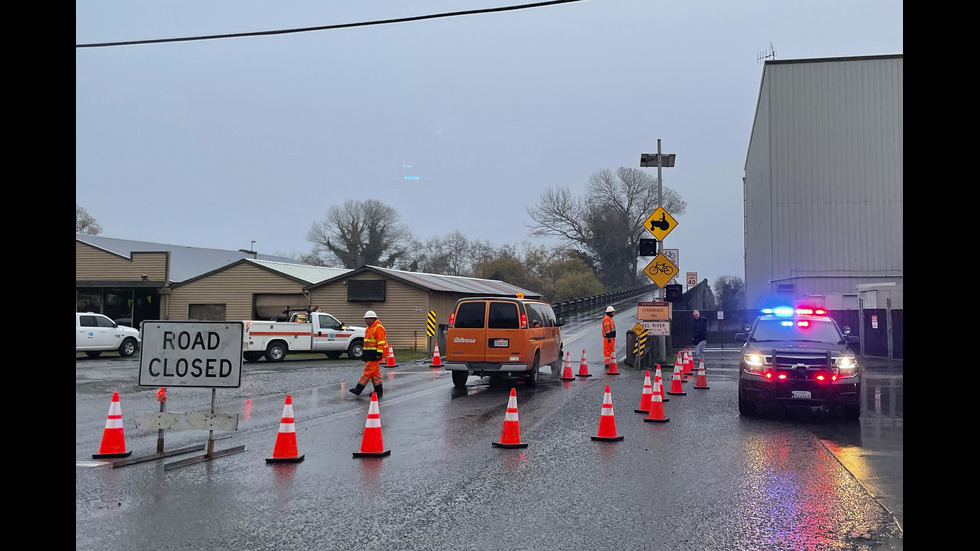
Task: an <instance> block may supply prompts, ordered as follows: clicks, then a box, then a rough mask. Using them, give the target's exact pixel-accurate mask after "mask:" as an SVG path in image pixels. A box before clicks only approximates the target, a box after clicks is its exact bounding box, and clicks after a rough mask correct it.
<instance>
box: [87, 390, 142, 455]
mask: <svg viewBox="0 0 980 551" xmlns="http://www.w3.org/2000/svg"><path fill="white" fill-rule="evenodd" d="M132 453H133V452H132V451H126V439H125V438H124V437H123V422H122V406H120V405H119V393H118V392H113V393H112V401H111V402H109V414H108V415H106V418H105V430H103V431H102V445H101V446H99V453H93V454H92V457H93V458H94V459H98V458H101V457H128V456H129V455H130V454H132Z"/></svg>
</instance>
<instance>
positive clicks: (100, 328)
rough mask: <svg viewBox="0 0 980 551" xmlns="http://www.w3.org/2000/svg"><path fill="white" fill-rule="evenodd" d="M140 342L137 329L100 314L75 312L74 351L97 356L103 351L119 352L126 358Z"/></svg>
mask: <svg viewBox="0 0 980 551" xmlns="http://www.w3.org/2000/svg"><path fill="white" fill-rule="evenodd" d="M139 344H140V332H139V330H138V329H134V328H132V327H126V326H125V325H119V324H118V323H116V322H114V321H112V320H111V319H109V318H108V317H106V316H104V315H102V314H96V313H93V312H75V352H85V354H86V355H87V356H88V357H90V358H98V357H99V355H101V354H102V353H103V352H119V355H120V356H122V357H124V358H127V357H129V356H132V355H133V354H135V353H136V348H137V347H138V346H139Z"/></svg>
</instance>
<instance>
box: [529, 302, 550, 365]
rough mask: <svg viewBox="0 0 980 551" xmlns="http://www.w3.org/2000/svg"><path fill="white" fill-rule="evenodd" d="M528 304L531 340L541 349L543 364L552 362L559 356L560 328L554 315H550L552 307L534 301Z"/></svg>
mask: <svg viewBox="0 0 980 551" xmlns="http://www.w3.org/2000/svg"><path fill="white" fill-rule="evenodd" d="M526 306H527V320H528V324H527V325H528V331H529V334H530V336H531V342H533V343H535V344H536V345H537V347H538V348H539V349H540V350H541V365H545V364H550V363H552V362H554V361H555V358H557V357H558V339H557V338H556V337H555V335H556V333H557V329H558V328H557V327H555V319H554V316H549V315H548V313H549V312H548V310H551V308H550V307H546V306H545V305H544V304H537V303H533V302H530V303H527V304H526Z"/></svg>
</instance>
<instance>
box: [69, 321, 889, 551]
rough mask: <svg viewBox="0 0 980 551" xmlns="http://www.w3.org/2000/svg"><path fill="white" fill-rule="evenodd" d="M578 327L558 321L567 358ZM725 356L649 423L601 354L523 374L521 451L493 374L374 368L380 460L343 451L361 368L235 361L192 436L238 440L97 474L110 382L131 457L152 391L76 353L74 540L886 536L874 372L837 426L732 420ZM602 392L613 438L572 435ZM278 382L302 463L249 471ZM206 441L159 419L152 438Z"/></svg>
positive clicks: (184, 393) (883, 389)
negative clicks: (506, 424) (378, 373)
mask: <svg viewBox="0 0 980 551" xmlns="http://www.w3.org/2000/svg"><path fill="white" fill-rule="evenodd" d="M620 323H621V324H622V323H623V322H620ZM591 325H592V324H591V322H590V321H583V322H582V324H581V327H580V329H576V327H578V325H576V324H575V323H570V325H569V327H568V328H567V329H568V330H567V332H566V341H568V342H570V343H572V346H569V347H568V348H569V349H570V350H574V349H575V348H573V346H574V343H576V342H586V341H588V340H589V339H588V337H587V336H585V335H586V334H587V333H588V332H589V331H590V330H591V329H594V328H593V327H591ZM579 332H581V333H582V335H583V336H582V337H578V334H579ZM578 338H581V339H583V340H582V341H577V340H576V339H578ZM595 345H596V346H598V345H599V343H598V342H596V343H595ZM580 348H581V347H580ZM586 349H587V350H588V349H589V346H586ZM730 356H731V352H724V353H722V352H709V355H708V359H707V360H706V365H709V366H712V365H713V366H714V367H713V368H709V383H710V387H711V388H710V389H709V390H704V391H695V390H693V389H691V388H688V389H687V395H685V396H677V397H672V398H671V399H670V401H669V402H666V403H665V404H664V407H665V412H666V414H667V416H668V417H669V419H670V421H669V422H667V423H656V424H655V423H645V422H643V421H642V418H643V417H644V416H643V415H641V414H636V413H634V412H633V409H634V408H635V407H637V405H638V403H639V398H640V391H641V388H642V378H643V374H642V372H640V371H639V370H635V369H630V368H628V367H627V366H621V369H620V371H621V372H622V374H621V375H619V376H615V377H614V376H608V375H603V374H602V373H601V366H599V370H600V372H596V371H595V363H596V362H590V365H591V366H592V367H591V369H592V373H593V374H594V376H593V377H590V378H577V380H575V381H570V382H569V381H561V380H559V379H558V378H557V377H552V376H551V375H550V374H549V370H548V368H545V369H543V370H542V372H541V379H542V380H541V382H540V383H539V386H538V387H537V388H533V389H532V388H527V387H524V386H523V384H517V385H513V386H514V387H515V388H517V392H518V406H519V412H520V429H521V436H522V440H525V441H527V442H528V443H529V445H528V447H527V448H524V449H516V450H503V449H498V448H493V447H492V446H491V445H490V443H491V442H493V441H498V440H499V437H500V432H501V426H502V421H503V416H504V411H505V408H506V404H507V397H508V394H509V391H510V388H511V386H512V385H493V386H491V385H489V384H488V382H487V380H486V379H483V380H481V379H477V378H475V377H471V378H470V381H469V383H468V387H467V389H466V390H465V391H459V390H456V389H454V388H453V387H452V383H451V381H450V377H449V373H448V372H445V371H441V370H434V369H432V368H430V367H428V366H427V365H426V364H425V363H419V364H415V365H407V364H406V365H400V366H399V367H397V368H395V369H391V370H389V369H385V370H383V371H384V373H383V375H384V376H385V377H386V379H385V388H386V397H385V398H384V399H383V400H382V401H381V406H380V411H381V420H382V426H383V434H384V445H385V448H388V449H391V451H392V453H391V455H390V456H389V457H387V458H384V459H369V460H360V459H358V460H355V459H353V458H352V452H354V451H358V449H359V446H360V443H361V438H362V436H363V432H364V425H365V413H366V410H367V405H368V403H369V402H368V398H367V396H366V394H367V393H365V396H362V397H361V398H355V397H353V396H352V395H350V394H349V393H347V392H346V388H347V387H349V386H350V385H351V384H352V382H353V381H354V380H356V378H357V376H358V375H359V373H360V368H361V367H362V364H360V363H354V362H349V361H344V360H338V361H328V360H315V361H286V362H282V363H281V364H276V365H269V364H265V363H264V362H259V363H256V364H245V366H246V367H245V375H244V377H243V379H244V380H243V385H242V387H241V388H239V389H219V390H218V391H217V392H216V404H217V405H216V411H219V412H228V413H238V414H239V415H240V426H239V430H238V431H235V432H232V433H224V434H221V433H216V436H217V437H218V439H217V440H215V441H214V446H215V449H216V450H223V449H229V448H233V447H237V446H244V447H245V451H242V452H240V453H234V454H231V455H227V456H224V457H216V458H214V459H212V460H210V461H203V462H201V463H198V464H194V465H189V466H185V467H179V468H175V469H167V467H166V465H167V464H168V463H170V462H173V461H175V460H178V459H182V458H184V457H185V456H186V455H190V456H194V455H197V454H186V455H181V456H177V457H173V458H168V459H165V460H153V461H148V462H144V463H140V464H134V465H128V466H124V467H116V468H110V467H109V466H107V464H106V463H105V462H99V461H95V460H92V458H91V454H92V453H94V452H95V451H96V450H97V449H98V446H99V441H100V438H101V433H102V429H103V426H104V422H105V415H106V410H107V406H108V397H109V396H110V395H111V392H112V391H113V390H119V391H120V393H121V396H122V397H121V403H122V408H123V417H124V424H125V428H126V442H127V447H128V449H130V450H133V451H134V454H133V455H145V454H149V453H152V452H154V451H155V449H156V443H157V434H156V432H155V431H138V430H136V429H135V426H134V425H133V424H132V422H131V419H132V414H133V413H134V412H136V411H158V410H159V403H158V402H157V401H156V400H155V398H154V394H155V391H156V389H150V388H140V387H138V386H136V385H135V380H136V375H137V371H138V365H139V364H138V359H137V358H131V359H119V358H115V359H112V358H109V357H106V358H102V359H99V360H96V361H92V360H89V359H86V358H81V359H77V360H76V548H77V549H100V550H101V549H114V550H120V551H123V550H129V549H173V550H186V549H299V548H307V549H501V548H513V549H528V548H532V547H534V548H541V549H586V548H595V547H597V546H615V547H617V548H620V549H681V548H685V549H775V548H782V549H791V548H799V549H803V548H816V547H819V548H822V549H901V544H902V539H903V535H902V530H901V529H900V528H899V527H898V525H900V524H901V523H902V522H903V520H902V511H901V504H902V496H901V488H902V483H901V479H902V478H901V448H902V446H901V444H902V438H901V421H900V417H896V415H895V413H896V412H895V411H894V406H895V402H896V399H894V390H893V389H894V384H893V383H894V382H895V381H894V380H891V381H890V383H892V384H891V386H885V384H884V382H882V383H881V384H880V385H878V390H879V392H877V393H876V394H877V396H876V395H875V393H871V392H869V395H868V404H867V405H868V407H867V408H863V409H866V411H863V412H862V420H861V422H859V423H842V422H839V421H837V420H835V419H833V418H828V417H827V416H823V415H818V414H812V413H799V414H795V413H794V414H793V415H791V416H787V417H763V418H758V419H754V418H753V419H742V418H740V417H739V416H738V413H737V406H736V394H735V370H734V367H729V366H728V362H729V360H727V359H726V358H728V357H730ZM593 357H597V356H594V355H593ZM732 365H734V364H732ZM881 371H882V373H881V374H882V375H888V376H892V379H893V378H894V377H893V376H894V374H895V373H894V372H893V371H892V372H888V371H886V370H885V369H883V370H881ZM576 372H577V365H576ZM876 373H877V372H876ZM899 373H900V372H899ZM664 375H665V378H666V379H667V380H668V381H669V378H670V375H669V374H667V373H664ZM884 379H885V378H884V377H883V378H882V380H883V381H884ZM606 384H609V385H610V389H611V394H612V397H613V402H614V406H615V414H616V421H617V429H618V431H619V433H620V434H622V435H623V436H624V437H625V438H624V440H623V441H622V442H612V443H606V442H593V441H591V439H590V437H591V436H593V435H595V434H596V430H597V426H598V421H599V412H600V409H601V403H602V397H603V394H604V387H605V385H606ZM687 386H690V385H687ZM866 386H867V388H873V386H868V385H866ZM168 393H169V395H170V398H169V399H168V401H167V410H168V411H206V410H207V409H208V407H209V405H210V399H211V391H210V390H208V389H187V388H172V389H168ZM286 393H290V394H291V396H292V399H293V402H294V413H295V416H296V430H297V442H298V448H299V453H301V454H303V455H304V456H305V457H304V461H303V462H301V463H296V464H286V465H267V464H266V463H265V461H264V459H265V458H267V457H271V453H272V449H273V445H274V442H275V440H276V437H277V430H278V429H277V427H278V423H279V420H280V416H281V413H282V409H283V398H284V395H285V394H286ZM883 397H884V400H883ZM889 400H890V401H889ZM883 402H884V404H883ZM876 406H877V410H876V409H875V408H876ZM887 414H891V415H887ZM206 438H207V433H201V432H199V431H168V432H167V434H166V448H167V449H175V448H179V447H182V446H187V445H193V444H200V443H201V442H202V439H206ZM896 458H897V461H896ZM896 469H897V471H896Z"/></svg>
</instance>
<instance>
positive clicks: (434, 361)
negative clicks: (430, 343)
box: [429, 343, 442, 367]
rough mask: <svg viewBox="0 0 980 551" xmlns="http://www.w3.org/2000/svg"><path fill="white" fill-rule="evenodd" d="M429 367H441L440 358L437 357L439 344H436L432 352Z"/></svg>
mask: <svg viewBox="0 0 980 551" xmlns="http://www.w3.org/2000/svg"><path fill="white" fill-rule="evenodd" d="M429 367H442V356H440V355H439V343H436V346H435V349H433V352H432V363H431V364H429Z"/></svg>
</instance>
